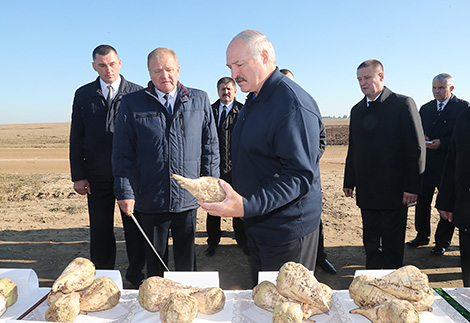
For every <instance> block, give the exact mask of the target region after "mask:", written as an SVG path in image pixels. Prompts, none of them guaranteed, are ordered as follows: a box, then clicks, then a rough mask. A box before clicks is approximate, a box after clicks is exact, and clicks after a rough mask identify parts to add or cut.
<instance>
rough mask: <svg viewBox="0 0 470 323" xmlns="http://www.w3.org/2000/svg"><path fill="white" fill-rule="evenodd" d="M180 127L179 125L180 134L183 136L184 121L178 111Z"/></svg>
mask: <svg viewBox="0 0 470 323" xmlns="http://www.w3.org/2000/svg"><path fill="white" fill-rule="evenodd" d="M179 120H180V127H181V136H183V137H184V123H183V114H182V113H181V112H180V113H179Z"/></svg>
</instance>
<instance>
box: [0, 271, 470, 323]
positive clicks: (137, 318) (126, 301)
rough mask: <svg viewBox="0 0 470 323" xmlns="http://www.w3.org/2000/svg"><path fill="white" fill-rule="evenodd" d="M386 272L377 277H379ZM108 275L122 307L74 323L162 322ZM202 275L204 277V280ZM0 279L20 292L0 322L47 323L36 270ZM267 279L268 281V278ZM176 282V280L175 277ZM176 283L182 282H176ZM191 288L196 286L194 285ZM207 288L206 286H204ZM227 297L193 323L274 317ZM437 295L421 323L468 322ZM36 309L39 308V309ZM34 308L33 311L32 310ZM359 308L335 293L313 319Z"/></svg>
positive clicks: (209, 279) (455, 292)
mask: <svg viewBox="0 0 470 323" xmlns="http://www.w3.org/2000/svg"><path fill="white" fill-rule="evenodd" d="M381 274H383V272H379V273H377V275H378V276H380V275H381ZM100 275H106V276H108V277H110V278H112V279H113V280H114V281H115V282H116V284H117V285H118V287H119V288H120V289H121V291H122V295H121V299H120V301H119V304H118V305H117V306H116V307H114V308H112V309H109V310H106V311H102V312H93V313H89V314H88V315H79V316H78V317H77V319H76V320H75V322H77V323H85V322H88V323H104V322H110V323H111V322H113V323H121V322H122V323H134V322H135V323H147V322H149V323H150V322H157V323H159V322H161V320H160V313H159V312H155V313H151V312H148V311H146V310H145V309H143V308H142V307H141V306H140V304H139V301H138V291H137V290H122V279H121V275H120V273H119V271H97V274H96V276H100ZM200 275H204V277H205V278H204V279H201V277H200ZM198 276H199V279H197V282H199V283H201V282H204V284H203V285H205V284H209V285H211V284H212V285H214V282H215V281H216V280H218V275H216V274H215V273H200V272H196V273H190V274H188V279H189V278H193V279H195V277H198ZM0 277H8V278H9V279H11V280H13V281H14V282H15V283H16V284H17V285H18V289H19V296H18V301H17V302H16V303H15V304H14V305H12V306H11V307H9V308H8V309H7V311H6V312H5V313H4V314H3V316H2V317H1V319H0V322H1V323H4V322H5V323H6V322H16V321H15V320H16V319H18V317H20V316H22V314H24V313H26V312H28V311H30V313H29V314H28V315H26V317H25V318H23V320H24V321H29V322H44V321H45V319H44V317H45V313H46V310H47V308H48V305H47V301H46V300H44V301H43V302H40V304H38V301H40V300H41V299H42V297H43V296H44V295H46V294H47V293H48V292H49V290H50V289H49V288H39V287H38V286H39V284H38V280H37V275H36V273H35V272H34V271H33V270H28V269H20V270H2V269H0ZM266 277H267V279H268V280H273V279H274V280H275V278H273V277H275V276H274V274H272V273H267V276H266ZM266 277H265V278H266ZM173 278H175V277H173ZM214 279H215V280H214ZM175 280H176V281H178V280H180V279H175ZM188 284H192V285H193V286H197V285H198V284H197V283H195V282H194V281H192V282H191V281H190V282H189V283H188ZM201 287H206V286H201ZM445 291H446V292H447V293H448V294H449V295H450V296H452V297H453V298H454V299H455V300H456V301H457V302H459V303H460V304H461V305H462V306H463V307H465V308H466V309H467V310H470V289H468V288H451V289H446V290H445ZM224 292H225V296H226V304H225V307H224V309H223V310H222V311H221V312H219V313H216V314H214V315H204V314H201V313H199V314H198V316H197V318H196V319H195V320H194V323H209V322H219V323H225V322H226V323H229V322H238V323H242V322H243V323H255V322H260V323H265V322H271V320H272V313H271V312H269V311H266V310H263V309H261V308H259V307H258V306H256V305H255V304H254V302H253V298H252V295H251V290H245V291H224ZM434 294H435V297H436V299H435V301H434V304H433V312H425V313H420V321H421V322H425V323H426V322H428V323H432V322H440V323H441V322H442V323H446V322H462V323H464V322H467V321H466V319H465V318H464V317H463V316H462V315H460V314H459V313H458V312H457V311H456V310H455V309H454V308H453V307H452V306H450V305H449V304H448V303H447V302H446V301H445V300H444V299H442V298H441V296H439V295H438V294H437V293H434ZM36 305H37V306H36ZM33 308H34V309H33ZM353 308H356V305H355V304H354V302H353V301H352V299H351V298H350V297H349V292H348V291H347V290H340V291H334V294H333V306H332V308H331V310H330V311H329V312H328V313H324V314H320V315H314V316H313V317H312V319H313V320H315V321H316V322H318V323H322V322H325V323H339V322H354V323H368V322H370V321H369V320H368V319H366V318H365V317H363V316H362V315H359V314H350V313H349V311H350V310H351V309H353Z"/></svg>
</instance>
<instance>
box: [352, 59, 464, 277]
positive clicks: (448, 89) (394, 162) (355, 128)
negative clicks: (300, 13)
mask: <svg viewBox="0 0 470 323" xmlns="http://www.w3.org/2000/svg"><path fill="white" fill-rule="evenodd" d="M384 77H385V74H384V69H383V65H382V64H381V63H380V62H379V61H377V60H368V61H365V62H363V63H361V64H360V65H359V67H358V69H357V79H358V81H359V85H360V87H361V90H362V92H363V93H364V95H365V97H364V99H363V100H361V101H360V102H359V103H358V104H356V105H355V106H354V107H353V108H352V110H351V116H350V131H349V147H348V154H347V158H346V165H345V174H344V189H343V190H344V193H345V195H346V196H347V197H352V196H353V190H354V189H356V202H357V205H358V206H359V207H360V209H361V215H362V220H363V243H364V248H365V252H366V268H367V269H393V268H399V267H401V266H402V265H403V255H404V247H405V233H406V221H407V214H408V207H409V206H411V205H414V204H415V203H416V214H415V228H416V231H417V236H416V238H415V239H413V240H411V241H408V242H407V243H406V244H407V245H409V246H411V247H419V246H422V245H427V244H428V243H429V242H430V233H431V232H430V231H431V229H430V216H431V203H432V199H433V196H434V192H435V189H436V188H437V189H438V190H439V195H438V198H437V203H436V207H437V209H438V211H439V213H440V214H441V220H440V222H439V225H438V228H437V230H436V234H435V240H436V245H435V247H434V248H432V250H431V253H433V254H434V255H442V254H444V252H445V251H446V249H447V248H448V247H449V245H450V241H451V239H452V234H453V231H454V225H457V226H458V227H459V229H460V236H462V237H463V238H460V246H461V248H460V249H461V260H462V274H463V281H464V285H465V286H470V261H469V260H468V259H469V257H470V254H469V251H470V244H469V242H470V239H468V238H467V235H468V233H466V232H468V229H470V226H469V222H470V214H469V209H468V208H467V209H465V208H464V207H462V203H463V204H464V205H466V206H468V200H464V199H463V197H464V196H465V195H466V196H467V198H468V197H469V194H470V193H469V192H470V181H469V180H468V171H467V167H463V164H462V161H463V160H466V161H467V162H470V160H468V150H469V149H468V147H469V145H468V144H465V145H462V144H461V145H457V144H456V143H462V140H463V138H465V136H467V138H468V135H463V134H458V133H457V132H456V131H455V132H454V124H455V123H456V120H458V119H460V120H459V121H460V122H461V123H464V122H465V121H463V120H465V117H464V116H465V115H466V114H468V111H469V109H468V107H469V103H468V102H466V101H464V100H461V99H458V98H457V97H456V96H455V95H453V94H452V91H453V89H454V83H453V79H452V77H451V76H450V75H448V74H445V73H443V74H439V75H437V76H436V77H434V79H433V82H432V92H433V95H434V98H435V100H432V101H430V102H429V103H426V104H425V105H423V106H422V107H421V109H420V110H419V113H418V110H417V108H416V104H415V102H414V101H413V99H411V98H410V97H407V96H404V95H400V94H396V93H394V92H392V91H391V90H390V89H388V88H387V87H385V86H384V84H383V83H384ZM468 126H470V124H467V127H468ZM460 131H462V129H461V130H460ZM451 137H452V139H451ZM449 147H452V148H453V150H452V153H451V151H450V150H451V149H449ZM448 151H449V153H448ZM465 154H466V157H465V158H466V159H463V158H464V157H463V155H465ZM448 155H449V156H448ZM446 160H447V162H446ZM444 168H445V169H446V171H445V172H444ZM443 172H444V176H443ZM464 174H467V175H466V176H463V175H464ZM441 183H442V184H441ZM444 201H445V202H444ZM454 210H455V211H456V212H455V213H456V214H458V217H454V218H457V219H459V220H460V221H455V219H454V221H453V213H454ZM457 210H458V212H457ZM462 239H463V240H462Z"/></svg>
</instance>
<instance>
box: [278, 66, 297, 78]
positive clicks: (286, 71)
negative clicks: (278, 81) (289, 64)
mask: <svg viewBox="0 0 470 323" xmlns="http://www.w3.org/2000/svg"><path fill="white" fill-rule="evenodd" d="M279 72H281V73H282V74H284V75H287V74H289V73H290V74H292V76H294V73H292V72H291V71H290V70H288V69H287V68H282V69H280V70H279Z"/></svg>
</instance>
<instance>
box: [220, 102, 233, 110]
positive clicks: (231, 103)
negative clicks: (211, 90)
mask: <svg viewBox="0 0 470 323" xmlns="http://www.w3.org/2000/svg"><path fill="white" fill-rule="evenodd" d="M224 105H225V106H226V107H227V113H229V112H230V110H232V107H233V101H232V102H230V103H228V104H223V103H222V101H220V105H219V112H221V113H222V110H223V109H224Z"/></svg>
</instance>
